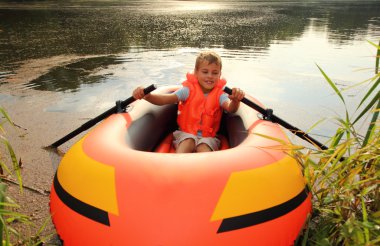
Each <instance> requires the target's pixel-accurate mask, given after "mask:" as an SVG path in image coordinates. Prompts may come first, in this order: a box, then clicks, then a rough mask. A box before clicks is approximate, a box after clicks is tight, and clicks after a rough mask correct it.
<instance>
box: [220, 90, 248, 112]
mask: <svg viewBox="0 0 380 246" xmlns="http://www.w3.org/2000/svg"><path fill="white" fill-rule="evenodd" d="M244 96H245V93H244V91H242V90H240V89H238V88H232V93H231V95H229V96H228V98H229V99H230V100H229V101H226V102H225V103H223V109H224V110H226V111H227V112H229V113H235V112H236V111H237V110H238V109H239V106H240V101H241V100H242V99H243V98H244Z"/></svg>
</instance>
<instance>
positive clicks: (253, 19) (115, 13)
mask: <svg viewBox="0 0 380 246" xmlns="http://www.w3.org/2000/svg"><path fill="white" fill-rule="evenodd" d="M247 6H249V5H247ZM252 6H254V7H252V8H245V7H244V6H243V8H234V9H220V10H214V11H211V10H209V11H199V12H190V11H187V12H186V11H182V12H178V13H170V12H171V11H169V10H168V11H161V12H159V11H156V12H154V11H148V10H146V11H143V10H141V11H138V10H137V9H136V8H135V9H134V10H133V11H129V10H128V8H126V7H123V8H63V9H59V8H56V9H49V8H47V9H43V8H41V9H2V10H0V29H1V30H2V32H1V33H0V52H1V53H2V54H1V55H2V59H1V60H2V61H0V66H1V65H4V64H6V63H9V62H14V61H20V60H24V59H27V58H40V57H46V56H53V55H59V54H71V53H76V54H109V53H118V52H127V51H128V49H129V47H132V46H142V47H144V48H158V49H162V48H164V49H165V48H172V47H178V46H185V47H205V46H213V45H216V46H224V47H225V48H227V49H244V47H257V48H260V49H265V48H266V47H268V46H269V44H270V43H271V42H272V41H273V40H291V39H293V38H295V37H298V36H300V35H301V34H302V32H303V31H304V30H305V27H306V26H307V25H309V23H310V21H309V20H310V19H312V18H315V19H321V20H324V21H316V22H315V24H316V25H317V26H316V27H317V28H318V24H320V25H323V28H325V27H326V26H327V30H328V32H329V35H330V37H332V38H333V39H334V40H339V41H340V42H346V41H347V40H352V39H354V38H355V36H356V35H361V34H365V33H366V32H367V30H368V26H369V21H370V20H371V19H372V20H373V19H375V20H377V21H379V18H378V13H380V4H376V3H372V4H355V3H350V4H346V3H344V4H339V5H336V4H335V5H334V4H329V3H323V4H322V5H321V4H313V5H306V4H300V3H299V4H294V5H285V4H272V5H267V6H265V5H263V4H256V5H252Z"/></svg>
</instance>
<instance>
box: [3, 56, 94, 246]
mask: <svg viewBox="0 0 380 246" xmlns="http://www.w3.org/2000/svg"><path fill="white" fill-rule="evenodd" d="M84 58H85V57H80V56H57V57H51V58H46V59H41V60H30V61H27V62H25V63H23V64H21V65H20V68H19V69H17V70H16V73H15V74H14V75H12V76H10V77H8V78H7V79H6V80H5V81H3V83H0V107H2V108H4V109H5V110H6V111H7V113H8V114H9V116H10V118H11V119H12V121H13V122H14V123H15V124H16V126H11V125H10V124H5V125H4V130H5V132H6V133H5V137H6V138H7V139H8V140H9V142H10V144H11V145H12V147H13V149H14V151H15V153H16V156H17V159H18V161H20V162H21V163H22V167H21V174H22V181H23V186H24V189H23V192H22V193H20V190H19V186H18V183H19V182H18V181H17V180H16V179H15V177H14V176H13V175H9V174H7V173H4V175H5V176H4V182H5V183H6V184H7V185H8V195H9V196H10V197H11V198H12V199H13V200H14V201H15V202H16V203H18V204H19V205H20V208H19V209H18V210H17V211H18V212H21V213H24V214H26V215H28V216H29V217H30V219H31V221H32V222H33V224H34V225H32V226H31V227H30V226H26V225H24V224H22V223H18V222H14V223H13V224H12V226H14V227H15V228H19V229H20V230H21V232H22V233H23V234H24V235H26V236H27V237H28V236H30V235H35V233H36V232H37V231H38V230H39V228H40V227H41V226H43V225H44V224H45V223H46V222H47V226H46V227H45V229H44V230H43V233H42V234H43V235H44V236H46V235H54V234H55V230H54V227H53V226H52V224H51V221H50V214H49V194H50V188H51V184H52V180H53V176H54V173H55V170H56V167H57V165H58V163H59V161H60V158H61V156H59V155H57V154H56V153H55V152H49V151H46V150H45V149H43V147H44V146H48V145H50V144H51V143H53V142H54V141H56V140H57V139H59V138H61V137H63V136H64V135H66V134H67V133H69V132H71V131H72V130H74V129H76V128H77V127H79V126H80V125H81V124H83V123H84V122H85V121H87V120H88V119H89V118H91V117H94V116H95V114H96V112H91V111H86V112H85V113H83V112H82V113H79V112H49V111H48V110H46V109H47V108H48V107H49V106H50V105H51V103H53V102H57V101H58V100H60V97H61V96H60V94H59V93H56V92H51V91H38V90H33V89H28V88H25V87H24V86H23V84H24V83H27V82H30V81H32V80H33V79H36V78H38V77H39V76H41V75H43V74H45V73H47V72H48V71H49V70H50V69H51V68H53V67H56V66H63V65H65V64H69V63H72V62H74V61H78V60H80V59H84ZM3 120H4V119H3ZM82 135H83V134H81V135H80V136H77V137H76V138H75V139H73V140H70V141H68V142H67V143H65V144H63V145H62V146H61V147H60V148H59V149H60V151H62V152H66V151H67V149H68V148H69V146H70V145H72V144H73V143H74V142H75V141H77V140H78V139H79V138H80V137H81V136H82ZM0 150H1V153H7V152H6V150H5V149H4V146H1V149H0ZM5 161H6V162H7V163H8V164H9V163H10V158H9V157H8V155H6V156H5ZM9 166H10V165H9ZM50 242H51V243H52V242H53V244H55V243H59V242H57V241H56V240H55V241H54V240H53V241H50Z"/></svg>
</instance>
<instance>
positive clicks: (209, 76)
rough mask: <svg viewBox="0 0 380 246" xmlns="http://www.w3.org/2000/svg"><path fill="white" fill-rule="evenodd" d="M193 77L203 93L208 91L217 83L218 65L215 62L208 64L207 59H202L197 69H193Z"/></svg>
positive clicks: (219, 72) (219, 71) (218, 77)
mask: <svg viewBox="0 0 380 246" xmlns="http://www.w3.org/2000/svg"><path fill="white" fill-rule="evenodd" d="M194 75H195V77H196V78H197V79H198V82H199V85H200V86H201V88H202V91H203V92H204V93H208V92H210V91H211V90H212V89H213V88H214V87H215V85H216V84H217V83H218V81H219V79H220V75H221V69H220V65H217V64H215V63H212V64H209V62H208V61H202V62H201V63H200V64H199V66H198V69H197V70H195V74H194Z"/></svg>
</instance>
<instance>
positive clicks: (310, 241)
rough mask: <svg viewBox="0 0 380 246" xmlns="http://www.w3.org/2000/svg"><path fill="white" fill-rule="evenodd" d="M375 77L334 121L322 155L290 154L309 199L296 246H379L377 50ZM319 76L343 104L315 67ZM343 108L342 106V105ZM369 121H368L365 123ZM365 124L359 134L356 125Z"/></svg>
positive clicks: (339, 93) (379, 78)
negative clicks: (308, 210) (308, 211)
mask: <svg viewBox="0 0 380 246" xmlns="http://www.w3.org/2000/svg"><path fill="white" fill-rule="evenodd" d="M370 43H371V44H372V45H373V46H375V47H376V48H377V50H378V51H377V55H376V66H375V76H374V77H373V78H371V79H368V80H366V81H365V82H362V83H359V84H363V83H366V84H367V86H368V88H369V89H368V92H367V93H366V94H365V95H364V97H363V98H362V100H360V103H359V104H358V106H357V110H356V115H355V114H354V115H352V116H350V114H349V113H348V111H347V110H346V112H344V115H345V116H344V117H343V118H342V117H337V118H335V119H334V120H335V121H336V123H337V124H338V126H339V127H338V129H337V130H336V133H335V135H334V136H333V137H331V139H329V141H328V144H329V148H328V149H327V150H324V151H322V150H316V149H306V148H304V149H303V150H301V151H299V150H298V151H296V152H295V153H294V155H295V157H296V158H297V159H298V160H299V162H300V163H301V164H302V165H303V167H304V175H305V178H306V179H307V181H308V183H309V186H310V189H311V191H312V194H313V210H314V211H313V216H312V218H311V220H310V223H309V225H308V227H307V228H306V229H305V232H304V235H303V237H302V240H301V241H300V242H299V244H302V245H377V244H379V243H380V125H379V112H380V91H379V83H380V74H379V70H378V67H379V57H380V46H379V45H376V44H374V43H372V42H370ZM318 68H319V69H320V71H321V73H322V75H323V76H324V78H325V79H326V81H327V82H328V83H329V85H330V86H331V88H332V89H333V90H334V92H335V93H336V95H337V96H338V97H339V98H340V100H341V102H342V103H343V104H344V105H345V103H346V102H345V99H344V94H343V93H342V91H341V90H339V89H338V88H337V87H336V86H335V83H334V82H333V81H332V80H331V79H330V78H329V77H328V75H327V74H326V73H325V72H324V71H323V69H322V68H320V67H319V66H318ZM345 106H346V105H345ZM368 119H369V120H368ZM363 120H364V121H365V120H367V121H369V123H368V128H367V130H366V131H365V132H364V134H360V133H359V131H358V130H357V123H358V122H359V121H363Z"/></svg>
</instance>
